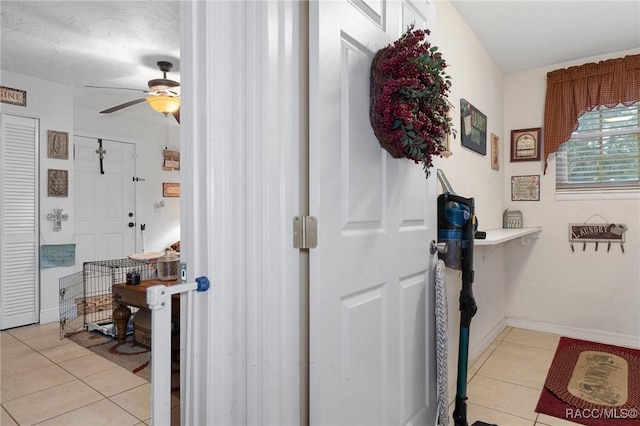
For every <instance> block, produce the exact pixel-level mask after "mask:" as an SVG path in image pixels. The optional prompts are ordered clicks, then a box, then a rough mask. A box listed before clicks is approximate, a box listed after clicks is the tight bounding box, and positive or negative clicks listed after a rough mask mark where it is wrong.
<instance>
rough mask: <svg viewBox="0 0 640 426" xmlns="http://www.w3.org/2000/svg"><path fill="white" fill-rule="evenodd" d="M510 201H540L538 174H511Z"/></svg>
mask: <svg viewBox="0 0 640 426" xmlns="http://www.w3.org/2000/svg"><path fill="white" fill-rule="evenodd" d="M511 201H540V175H527V176H511Z"/></svg>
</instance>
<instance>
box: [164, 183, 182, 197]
mask: <svg viewBox="0 0 640 426" xmlns="http://www.w3.org/2000/svg"><path fill="white" fill-rule="evenodd" d="M162 196H163V197H179V196H180V184H179V183H169V182H164V183H163V184H162Z"/></svg>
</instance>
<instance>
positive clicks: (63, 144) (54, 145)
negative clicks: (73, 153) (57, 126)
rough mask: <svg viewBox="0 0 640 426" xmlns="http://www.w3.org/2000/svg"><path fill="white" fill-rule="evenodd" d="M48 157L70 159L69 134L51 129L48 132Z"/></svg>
mask: <svg viewBox="0 0 640 426" xmlns="http://www.w3.org/2000/svg"><path fill="white" fill-rule="evenodd" d="M47 141H48V142H47V157H49V158H58V159H60V160H68V159H69V134H68V133H67V132H57V131H55V130H49V131H48V132H47Z"/></svg>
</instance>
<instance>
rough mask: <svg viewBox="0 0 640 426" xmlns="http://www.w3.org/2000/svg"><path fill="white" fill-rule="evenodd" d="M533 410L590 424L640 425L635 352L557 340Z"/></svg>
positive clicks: (639, 368) (639, 363) (639, 359)
mask: <svg viewBox="0 0 640 426" xmlns="http://www.w3.org/2000/svg"><path fill="white" fill-rule="evenodd" d="M536 412H538V413H543V414H548V415H550V416H553V417H557V418H561V419H565V420H568V421H572V422H575V423H580V424H584V425H589V426H640V350H637V349H631V348H623V347H619V346H611V345H605V344H602V343H596V342H588V341H584V340H577V339H569V338H566V337H562V338H561V339H560V343H559V344H558V348H557V349H556V353H555V356H554V358H553V362H552V364H551V367H550V368H549V372H548V374H547V379H546V381H545V384H544V388H543V389H542V393H541V395H540V399H539V401H538V406H537V407H536Z"/></svg>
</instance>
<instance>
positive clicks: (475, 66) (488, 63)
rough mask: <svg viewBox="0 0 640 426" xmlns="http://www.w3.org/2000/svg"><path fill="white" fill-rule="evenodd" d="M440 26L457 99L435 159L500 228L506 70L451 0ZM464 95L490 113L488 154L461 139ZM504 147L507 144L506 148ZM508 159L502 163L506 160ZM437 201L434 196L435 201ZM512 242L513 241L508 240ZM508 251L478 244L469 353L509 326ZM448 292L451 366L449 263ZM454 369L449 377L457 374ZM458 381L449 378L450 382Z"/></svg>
mask: <svg viewBox="0 0 640 426" xmlns="http://www.w3.org/2000/svg"><path fill="white" fill-rule="evenodd" d="M435 4H436V7H437V20H436V23H437V28H434V29H433V40H434V43H433V44H434V45H437V46H439V47H440V50H441V51H442V54H443V57H444V58H445V60H446V62H447V64H448V68H447V71H448V73H449V75H451V77H452V90H451V94H450V97H449V100H450V101H451V102H452V103H453V104H454V107H455V108H454V110H453V114H452V118H453V122H454V124H455V129H456V130H457V131H458V136H457V137H456V139H452V140H450V151H451V152H452V155H451V157H449V158H441V159H437V160H436V161H434V165H435V167H434V174H433V176H432V177H430V179H435V169H436V168H440V169H442V170H443V171H444V172H445V174H446V176H447V179H448V180H449V182H450V183H451V186H452V187H453V189H454V191H455V192H456V193H457V194H458V195H460V196H463V197H473V198H474V199H475V205H476V215H477V217H478V221H479V229H480V230H487V229H494V228H501V227H502V212H503V210H504V194H503V191H502V186H503V184H504V180H505V177H504V171H503V170H504V168H503V166H502V165H501V167H500V170H499V171H495V170H492V169H491V158H490V152H491V150H490V134H491V133H494V134H496V135H497V136H498V137H499V138H500V142H501V143H502V145H503V147H504V144H505V141H506V140H507V137H506V136H505V135H504V134H503V129H504V118H503V114H504V106H503V99H504V92H503V84H504V82H503V78H504V77H503V74H502V72H501V71H500V69H499V68H498V67H497V65H496V64H495V63H494V62H493V60H492V59H491V57H490V56H489V54H488V53H487V52H486V51H485V50H484V48H483V47H482V46H481V44H480V42H479V41H478V39H477V38H476V36H475V34H473V32H472V31H471V30H470V29H469V27H468V26H467V25H466V23H465V22H464V21H463V20H462V19H461V17H460V16H459V15H458V12H457V11H456V10H455V9H454V8H453V6H451V4H450V3H449V2H448V1H446V2H445V1H438V2H436V3H435ZM461 98H464V99H466V100H467V101H469V102H470V103H471V104H472V105H473V106H475V107H476V108H478V109H479V110H480V111H481V112H482V113H483V114H485V115H486V116H487V155H481V154H478V153H476V152H474V151H471V150H470V149H468V148H465V147H462V145H461V142H460V135H459V133H460V114H459V113H460V99H461ZM503 149H504V148H503ZM503 164H504V163H503ZM434 202H435V200H434ZM509 244H510V243H509ZM504 259H505V254H504V247H503V246H494V247H478V246H476V248H475V251H474V270H475V280H474V281H475V282H474V296H475V299H476V303H477V305H478V313H477V314H476V316H475V317H474V318H473V321H472V323H471V328H470V343H469V347H470V357H471V360H472V361H473V359H475V358H476V357H477V356H479V355H480V354H481V353H482V351H483V350H484V349H486V348H487V347H488V345H489V344H490V343H491V341H492V340H493V339H494V338H495V337H496V336H497V334H498V333H499V332H500V331H501V330H502V329H503V328H504V327H505V325H506V323H505V317H506V306H507V302H506V298H505V282H506V281H505V272H504V271H505V260H504ZM446 280H447V296H448V305H449V365H451V366H455V365H456V362H457V342H458V335H459V327H460V312H459V306H458V296H459V293H460V287H461V282H462V281H461V276H460V273H459V272H458V271H454V270H452V269H448V268H447V273H446ZM455 372H456V371H455V369H454V368H451V369H450V376H453V375H454V374H455ZM454 383H455V382H453V381H452V380H450V383H449V384H450V385H451V386H453V385H454Z"/></svg>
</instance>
